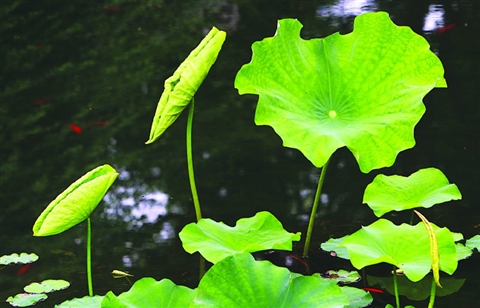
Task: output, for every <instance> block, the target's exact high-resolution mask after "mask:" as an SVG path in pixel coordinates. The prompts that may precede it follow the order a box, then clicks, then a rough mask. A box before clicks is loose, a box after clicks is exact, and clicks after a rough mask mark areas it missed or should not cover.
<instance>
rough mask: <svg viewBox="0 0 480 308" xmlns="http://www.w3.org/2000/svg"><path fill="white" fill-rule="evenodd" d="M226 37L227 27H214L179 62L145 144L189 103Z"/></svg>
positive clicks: (166, 83) (166, 86) (169, 80)
mask: <svg viewBox="0 0 480 308" xmlns="http://www.w3.org/2000/svg"><path fill="white" fill-rule="evenodd" d="M225 37H226V33H225V32H224V31H220V30H218V29H217V28H215V27H213V28H212V30H210V32H209V33H208V34H207V36H206V37H205V38H204V39H203V40H202V41H201V42H200V44H199V45H198V46H197V48H195V49H194V50H193V51H192V52H191V53H190V54H189V55H188V57H187V58H186V59H185V61H183V62H182V64H180V66H179V67H178V68H177V70H176V71H175V72H174V73H173V76H171V77H169V78H168V79H167V80H165V89H164V90H163V93H162V96H161V97H160V101H159V102H158V105H157V110H156V111H155V116H154V117H153V122H152V128H151V130H150V138H149V139H148V141H147V142H146V144H149V143H152V142H154V141H155V140H157V139H158V138H159V137H160V136H161V135H162V134H163V133H164V132H165V130H166V129H167V128H168V127H169V126H170V125H172V124H173V122H175V120H176V119H177V118H178V117H179V116H180V114H181V113H182V111H183V109H185V107H186V106H187V105H188V104H189V103H190V101H191V100H192V98H193V95H194V94H195V93H196V92H197V90H198V88H199V87H200V85H201V84H202V82H203V80H204V79H205V77H206V76H207V74H208V71H209V70H210V68H211V67H212V65H213V63H215V60H216V59H217V56H218V53H219V52H220V49H221V48H222V45H223V42H224V41H225Z"/></svg>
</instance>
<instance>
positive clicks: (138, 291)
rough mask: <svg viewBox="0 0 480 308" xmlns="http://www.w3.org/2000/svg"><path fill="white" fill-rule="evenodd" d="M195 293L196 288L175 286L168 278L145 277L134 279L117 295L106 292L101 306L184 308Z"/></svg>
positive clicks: (115, 307) (112, 307) (190, 301)
mask: <svg viewBox="0 0 480 308" xmlns="http://www.w3.org/2000/svg"><path fill="white" fill-rule="evenodd" d="M195 294H196V290H192V289H190V288H187V287H184V286H177V285H176V284H175V283H173V282H172V281H171V280H169V279H162V280H160V281H156V280H155V279H153V278H150V277H146V278H142V279H140V280H138V281H136V282H135V283H134V284H133V286H132V288H131V289H130V290H129V291H127V292H124V293H122V294H120V295H119V296H115V294H113V292H111V291H110V292H108V293H107V294H106V295H105V297H104V299H103V301H102V308H120V307H121V308H142V307H144V308H151V307H165V308H175V307H178V308H184V307H189V306H190V304H191V303H192V301H193V298H194V297H195Z"/></svg>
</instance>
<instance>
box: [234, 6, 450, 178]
mask: <svg viewBox="0 0 480 308" xmlns="http://www.w3.org/2000/svg"><path fill="white" fill-rule="evenodd" d="M301 28H302V24H301V23H300V22H298V21H297V20H293V19H283V20H280V21H279V23H278V28H277V32H276V34H275V36H274V37H271V38H266V39H264V40H262V41H260V42H255V43H254V44H253V45H252V50H253V56H252V61H251V62H250V63H248V64H246V65H244V66H243V67H242V68H241V69H240V71H239V72H238V74H237V76H236V79H235V87H236V88H237V89H238V91H239V93H240V94H257V95H259V100H258V105H257V109H256V114H255V123H256V124H257V125H270V126H272V127H273V128H274V130H275V131H276V133H277V134H278V135H280V137H281V138H282V139H283V144H284V146H286V147H291V148H297V149H299V150H300V151H302V153H303V154H304V155H305V156H306V157H307V158H308V159H309V160H310V161H311V162H312V163H313V164H314V165H315V166H317V167H321V166H323V165H324V164H325V163H326V161H327V160H328V159H329V158H330V156H331V155H332V154H333V153H334V152H335V151H336V150H337V149H338V148H340V147H343V146H346V147H347V148H348V149H349V150H350V151H351V152H352V153H353V155H354V156H355V158H356V160H357V161H358V164H359V166H360V169H361V170H362V172H365V173H367V172H369V171H371V170H372V169H376V168H381V167H386V166H391V165H392V164H393V163H394V161H395V158H396V156H397V154H398V153H399V152H400V151H403V150H405V149H409V148H412V147H413V146H414V145H415V140H414V137H413V128H414V126H415V125H416V124H417V123H418V121H419V120H420V118H421V117H422V115H423V113H424V112H425V106H424V105H423V102H422V99H423V97H424V96H425V95H426V94H427V93H428V92H429V91H430V90H432V89H433V88H434V87H446V82H445V79H444V78H443V66H442V64H441V62H440V60H439V59H438V58H437V56H436V55H435V54H434V53H433V52H431V51H430V50H429V45H428V43H427V41H426V40H425V39H424V38H422V37H421V36H420V35H417V34H415V33H414V32H413V31H412V30H411V29H410V28H409V27H398V26H396V25H395V24H393V22H392V21H391V20H390V18H389V17H388V14H387V13H385V12H379V13H367V14H363V15H360V16H358V17H357V18H356V19H355V23H354V31H353V32H352V33H349V34H346V35H340V34H339V33H334V34H332V35H330V36H328V37H326V38H323V39H311V40H303V39H302V38H300V30H301Z"/></svg>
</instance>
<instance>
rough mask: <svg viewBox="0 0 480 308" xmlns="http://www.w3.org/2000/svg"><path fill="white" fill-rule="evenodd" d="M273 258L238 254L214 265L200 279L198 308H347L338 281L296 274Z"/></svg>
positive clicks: (197, 298) (196, 305)
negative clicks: (259, 258) (336, 282)
mask: <svg viewBox="0 0 480 308" xmlns="http://www.w3.org/2000/svg"><path fill="white" fill-rule="evenodd" d="M295 277H296V278H292V275H291V273H290V271H289V270H287V269H286V268H282V267H277V266H275V265H273V264H272V263H270V262H269V261H255V260H254V258H253V257H252V256H251V255H250V254H236V255H233V256H230V257H227V258H225V259H223V260H222V261H220V262H218V263H217V264H215V265H214V266H212V267H211V268H210V269H209V270H208V271H207V273H206V274H205V276H204V277H203V278H202V280H201V281H200V284H199V286H198V290H197V295H196V297H195V299H194V305H193V306H194V307H229V308H236V307H239V308H240V307H241V308H243V307H251V308H256V307H278V308H281V307H299V308H300V307H305V308H307V307H308V308H312V307H344V306H345V305H348V303H349V301H348V298H347V296H346V295H344V293H343V292H342V290H341V288H340V287H339V286H337V285H336V284H335V283H334V282H329V281H323V280H320V279H318V278H316V277H312V276H295Z"/></svg>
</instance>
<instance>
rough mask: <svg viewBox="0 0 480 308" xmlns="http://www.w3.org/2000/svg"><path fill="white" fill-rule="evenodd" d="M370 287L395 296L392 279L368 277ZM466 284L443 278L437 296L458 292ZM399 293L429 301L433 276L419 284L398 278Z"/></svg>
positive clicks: (428, 276) (451, 278) (459, 280)
mask: <svg viewBox="0 0 480 308" xmlns="http://www.w3.org/2000/svg"><path fill="white" fill-rule="evenodd" d="M367 281H368V285H372V286H373V285H378V286H380V287H381V288H382V289H385V290H387V291H388V293H390V294H395V290H394V284H393V279H392V277H374V276H367ZM464 283H465V279H455V278H453V277H444V278H442V286H443V287H442V288H437V289H436V291H435V295H436V296H447V295H450V294H452V293H455V292H457V291H458V290H460V288H461V287H462V286H463V284H464ZM397 284H398V292H399V294H400V295H404V296H406V297H407V298H409V299H412V300H416V301H421V300H425V299H427V298H428V297H429V296H430V295H431V293H430V291H431V288H432V276H431V275H427V276H425V277H424V278H423V279H422V280H420V281H418V282H412V281H410V280H408V279H407V278H406V277H404V276H398V277H397Z"/></svg>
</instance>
